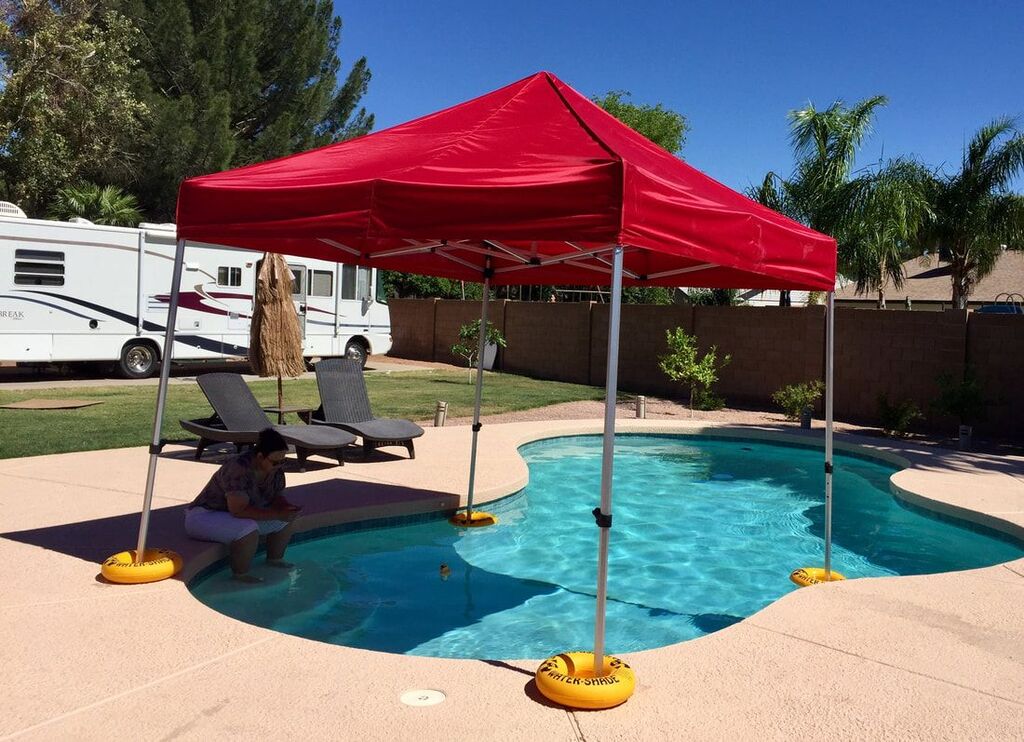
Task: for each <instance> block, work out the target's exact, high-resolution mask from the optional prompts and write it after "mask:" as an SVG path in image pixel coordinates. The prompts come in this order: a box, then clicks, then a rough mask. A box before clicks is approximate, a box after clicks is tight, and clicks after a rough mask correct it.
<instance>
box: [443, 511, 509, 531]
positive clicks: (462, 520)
mask: <svg viewBox="0 0 1024 742" xmlns="http://www.w3.org/2000/svg"><path fill="white" fill-rule="evenodd" d="M448 522H449V523H451V524H452V525H453V526H459V527H460V528H481V527H482V526H493V525H495V524H496V523H497V522H498V516H496V515H491V514H490V513H485V512H484V511H483V510H474V511H473V513H472V514H471V515H470V516H469V517H468V518H467V517H466V513H465V512H461V513H456V514H455V515H453V516H452V517H451V518H449V519H448Z"/></svg>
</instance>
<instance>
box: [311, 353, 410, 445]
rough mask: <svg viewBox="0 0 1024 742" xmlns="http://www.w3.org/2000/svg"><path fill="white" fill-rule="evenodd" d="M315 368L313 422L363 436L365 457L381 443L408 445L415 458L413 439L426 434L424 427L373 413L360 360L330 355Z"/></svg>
mask: <svg viewBox="0 0 1024 742" xmlns="http://www.w3.org/2000/svg"><path fill="white" fill-rule="evenodd" d="M315 368H316V385H317V387H318V388H319V389H320V409H318V410H317V411H316V412H314V413H313V416H312V418H310V422H312V423H313V424H314V425H329V426H332V427H335V428H340V429H342V430H347V431H348V432H350V433H355V434H356V435H358V436H360V437H361V438H362V439H363V456H364V457H366V456H369V455H370V452H371V451H373V450H374V449H375V448H381V447H382V446H405V448H406V449H407V450H408V451H409V458H410V459H414V458H416V450H415V448H413V443H412V441H413V438H419V437H420V436H421V435H423V428H421V427H420V426H419V425H417V424H416V423H414V422H412V421H411V420H400V419H396V418H381V417H374V416H373V412H371V411H370V397H369V396H368V395H367V393H366V379H365V378H364V377H363V367H362V364H361V363H360V362H359V361H358V360H354V359H351V358H328V359H326V360H323V361H320V362H319V363H317V364H316V367H315Z"/></svg>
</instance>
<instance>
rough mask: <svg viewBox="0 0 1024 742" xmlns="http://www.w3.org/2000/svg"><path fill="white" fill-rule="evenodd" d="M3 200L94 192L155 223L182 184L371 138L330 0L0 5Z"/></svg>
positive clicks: (354, 68)
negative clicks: (133, 207)
mask: <svg viewBox="0 0 1024 742" xmlns="http://www.w3.org/2000/svg"><path fill="white" fill-rule="evenodd" d="M0 17H2V21H3V23H2V25H0V197H2V198H5V199H8V200H11V201H16V202H18V203H20V204H21V205H22V206H23V207H25V208H26V210H27V211H28V212H29V213H30V214H37V213H39V212H41V211H45V210H47V209H48V207H49V205H50V204H51V202H52V200H53V199H54V197H55V194H56V193H57V191H58V190H59V189H61V188H64V187H67V186H75V185H77V184H79V183H82V182H94V183H98V184H100V185H116V186H120V187H121V188H122V189H124V190H125V191H126V192H128V193H130V194H132V195H134V196H136V197H137V198H138V201H139V205H140V208H141V209H142V211H143V212H144V213H146V214H147V216H148V217H149V218H151V219H157V220H169V219H171V218H173V216H174V210H175V201H176V198H177V192H178V186H179V184H180V182H181V181H182V179H184V178H188V177H191V176H194V175H201V174H204V173H210V172H216V171H219V170H224V169H226V168H230V167H236V166H241V165H247V164H251V163H254V162H260V161H263V160H267V159H271V158H274V157H280V156H284V155H288V154H292V153H295V152H300V151H304V150H307V149H311V148H313V147H318V146H321V145H324V144H329V143H331V142H335V141H340V140H342V139H347V138H349V137H353V136H357V135H360V134H365V133H367V132H369V131H370V130H371V129H372V127H373V116H372V114H369V113H368V112H367V111H366V109H365V108H363V107H361V106H360V105H359V102H360V100H361V98H362V96H363V94H364V93H365V92H366V90H367V86H368V85H369V82H370V69H369V66H368V64H367V61H366V59H365V57H364V58H360V59H358V60H356V61H355V63H354V64H352V65H351V67H350V68H349V69H348V71H347V73H344V74H342V72H343V69H342V63H341V60H340V58H339V56H338V52H339V45H340V43H341V28H342V27H341V19H340V18H338V17H337V16H335V15H334V7H333V5H332V3H331V1H330V0H216V1H215V0H91V1H88V0H0Z"/></svg>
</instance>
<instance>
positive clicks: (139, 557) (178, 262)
mask: <svg viewBox="0 0 1024 742" xmlns="http://www.w3.org/2000/svg"><path fill="white" fill-rule="evenodd" d="M184 263H185V240H178V245H177V249H176V250H175V252H174V273H173V277H172V278H171V303H170V306H169V307H168V309H167V330H166V332H165V333H164V351H163V358H161V359H160V388H159V391H157V394H156V412H155V413H154V414H153V439H152V442H151V443H150V446H149V471H148V472H147V473H146V495H145V497H144V498H143V500H142V519H141V520H140V522H139V543H138V546H136V548H135V562H136V563H139V562H143V561H145V558H146V557H145V554H146V535H147V532H148V531H149V511H150V510H151V509H152V507H153V485H154V484H155V483H156V462H157V458H158V457H159V455H160V433H161V431H162V429H163V422H164V406H165V404H166V403H167V381H168V379H169V378H170V375H171V356H172V355H174V325H175V323H176V321H177V316H178V294H179V293H180V289H181V271H182V267H183V265H184Z"/></svg>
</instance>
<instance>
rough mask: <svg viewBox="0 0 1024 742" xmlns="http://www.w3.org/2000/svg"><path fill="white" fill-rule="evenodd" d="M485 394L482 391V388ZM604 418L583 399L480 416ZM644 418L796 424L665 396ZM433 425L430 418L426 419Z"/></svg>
mask: <svg viewBox="0 0 1024 742" xmlns="http://www.w3.org/2000/svg"><path fill="white" fill-rule="evenodd" d="M485 393H486V390H485ZM615 416H616V417H617V418H628V417H636V404H635V402H633V401H632V400H629V401H625V402H621V401H620V402H619V403H618V404H616V405H615ZM603 417H604V402H600V401H583V402H564V403H562V404H555V405H550V406H548V407H538V408H535V409H532V410H522V411H520V412H504V413H502V414H500V415H484V416H483V417H482V419H483V420H484V421H486V422H492V423H511V422H522V421H527V420H585V419H593V418H603ZM647 417H648V418H662V419H664V418H676V419H680V420H712V421H714V422H724V423H737V424H740V425H792V426H796V425H797V423H795V422H789V421H787V420H786V418H785V416H784V415H782V413H776V412H767V411H764V410H739V409H730V408H724V409H721V410H711V411H707V412H703V411H700V410H695V411H694V412H693V417H691V416H690V409H689V407H687V406H686V405H685V404H681V403H679V402H674V401H672V400H669V399H658V398H656V397H647ZM471 422H473V421H472V419H471V418H468V417H457V418H455V417H449V418H448V422H447V424H448V425H465V424H469V423H471ZM430 423H431V424H433V420H431V421H430ZM824 424H825V423H824V421H823V420H814V421H813V425H814V427H815V428H818V427H823V426H824ZM835 429H836V430H849V431H857V432H863V428H862V427H861V426H857V425H847V424H846V423H840V422H837V423H836V425H835Z"/></svg>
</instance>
